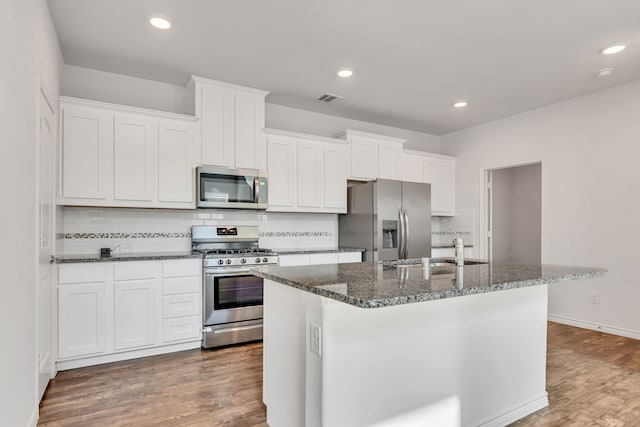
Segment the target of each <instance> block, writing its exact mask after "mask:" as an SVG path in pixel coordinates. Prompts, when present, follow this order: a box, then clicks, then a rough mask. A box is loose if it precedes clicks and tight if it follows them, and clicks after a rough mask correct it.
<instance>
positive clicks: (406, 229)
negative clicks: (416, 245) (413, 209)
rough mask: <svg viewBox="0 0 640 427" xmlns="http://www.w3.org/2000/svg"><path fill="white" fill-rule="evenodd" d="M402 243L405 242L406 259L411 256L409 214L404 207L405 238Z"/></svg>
mask: <svg viewBox="0 0 640 427" xmlns="http://www.w3.org/2000/svg"><path fill="white" fill-rule="evenodd" d="M402 243H403V244H404V259H407V258H408V257H409V214H407V210H406V209H404V239H402Z"/></svg>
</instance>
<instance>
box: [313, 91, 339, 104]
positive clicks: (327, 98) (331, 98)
mask: <svg viewBox="0 0 640 427" xmlns="http://www.w3.org/2000/svg"><path fill="white" fill-rule="evenodd" d="M336 99H344V96H340V95H334V94H332V93H325V94H324V95H322V96H321V97H319V98H318V99H316V101H322V102H332V101H335V100H336Z"/></svg>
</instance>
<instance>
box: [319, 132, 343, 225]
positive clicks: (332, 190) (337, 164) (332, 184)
mask: <svg viewBox="0 0 640 427" xmlns="http://www.w3.org/2000/svg"><path fill="white" fill-rule="evenodd" d="M347 167H348V164H347V147H346V145H339V144H325V146H324V207H325V210H326V211H331V212H336V213H346V212H347Z"/></svg>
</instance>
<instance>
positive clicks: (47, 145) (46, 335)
mask: <svg viewBox="0 0 640 427" xmlns="http://www.w3.org/2000/svg"><path fill="white" fill-rule="evenodd" d="M54 124H55V120H54V113H53V110H52V109H51V107H50V106H49V103H48V102H47V99H46V98H45V96H44V94H42V93H41V94H40V138H39V141H38V145H39V146H38V174H39V176H38V212H37V215H38V219H37V221H38V222H37V227H38V230H37V234H38V276H37V277H38V287H37V293H36V299H37V301H36V302H37V305H36V306H37V307H38V311H37V313H38V315H37V316H38V324H37V327H38V329H37V331H38V332H37V336H38V342H37V345H38V399H41V398H42V395H43V394H44V391H45V389H46V388H47V384H49V380H50V379H51V375H52V373H53V358H52V357H51V355H52V348H51V347H52V346H51V343H52V340H51V336H52V326H51V325H52V318H53V316H52V311H51V310H52V305H53V304H52V292H53V291H52V284H53V280H52V267H51V255H53V242H54V238H53V236H54V235H53V210H54V206H55V205H54V182H55V180H54V153H55V150H54V135H55V127H54Z"/></svg>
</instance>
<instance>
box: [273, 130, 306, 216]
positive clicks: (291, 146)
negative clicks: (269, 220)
mask: <svg viewBox="0 0 640 427" xmlns="http://www.w3.org/2000/svg"><path fill="white" fill-rule="evenodd" d="M267 150H268V155H267V156H268V162H267V173H268V177H269V190H268V191H269V197H268V198H267V200H268V201H269V210H281V209H282V210H293V209H295V207H296V205H297V201H296V191H297V190H296V188H297V183H296V176H297V173H298V172H297V167H296V158H297V157H296V141H295V140H293V139H291V138H279V137H277V136H270V137H269V138H268V144H267Z"/></svg>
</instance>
